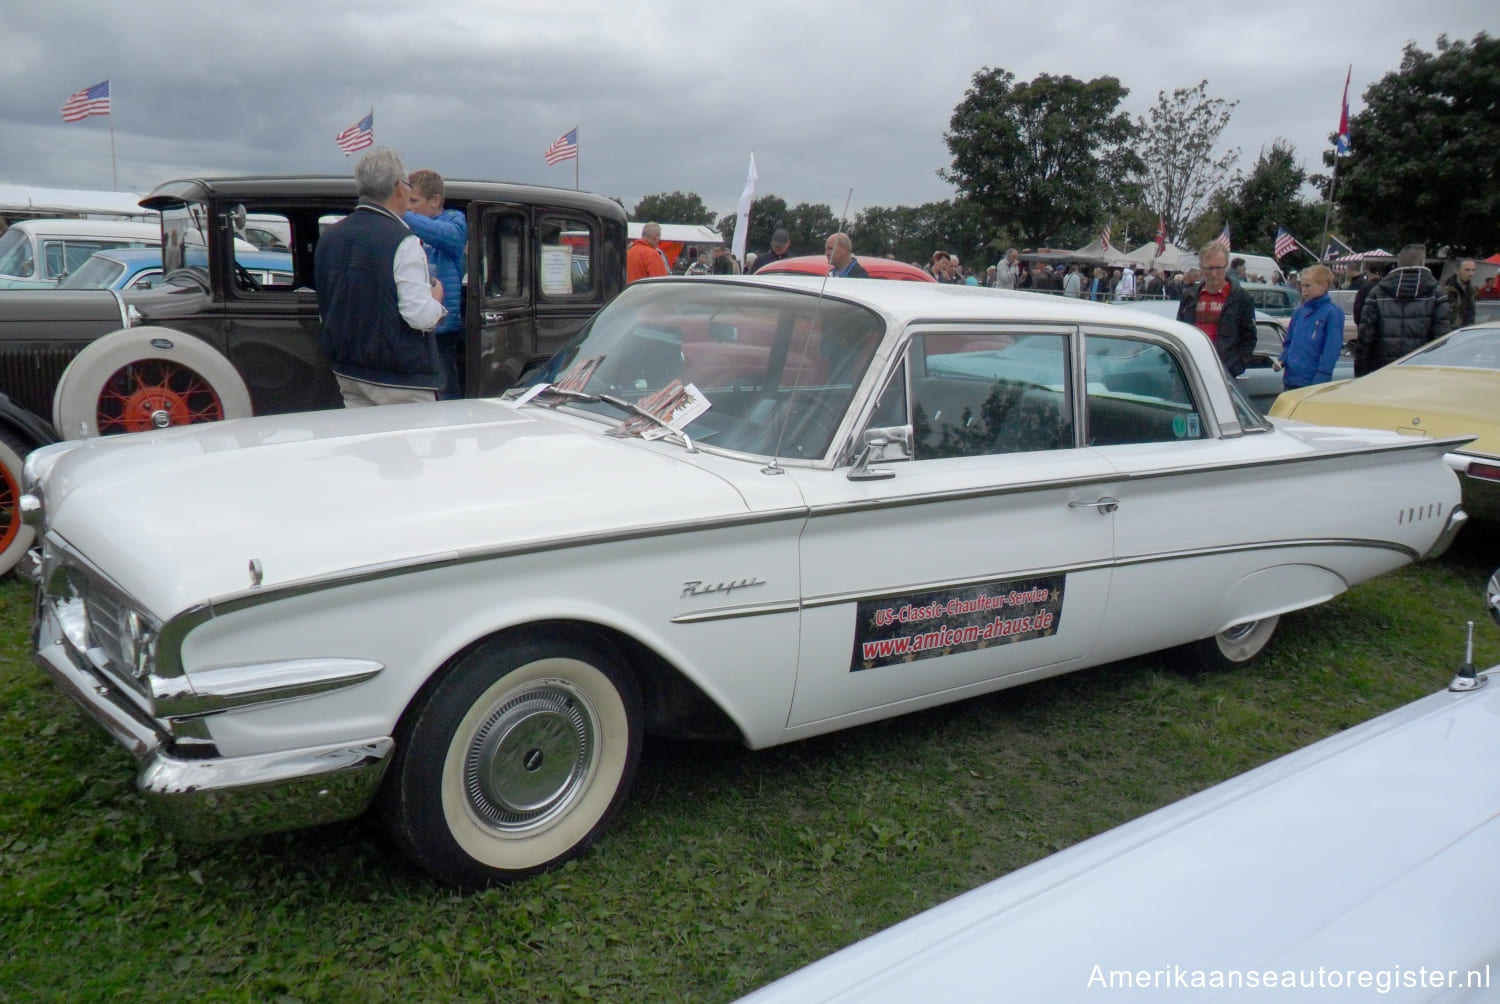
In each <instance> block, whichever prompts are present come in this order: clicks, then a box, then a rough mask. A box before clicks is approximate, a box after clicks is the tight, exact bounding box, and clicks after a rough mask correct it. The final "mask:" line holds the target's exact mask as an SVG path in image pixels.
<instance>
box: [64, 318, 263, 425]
mask: <svg viewBox="0 0 1500 1004" xmlns="http://www.w3.org/2000/svg"><path fill="white" fill-rule="evenodd" d="M252 413H253V412H252V409H251V407H250V390H249V388H247V387H246V386H245V381H244V379H243V378H242V377H241V376H240V374H239V371H237V370H236V369H235V368H234V366H233V365H232V364H231V363H230V362H229V360H227V359H225V358H224V357H223V356H222V355H221V354H220V353H219V352H218V351H217V350H216V349H214V348H213V347H212V346H211V345H209V344H208V343H207V342H205V341H203V340H202V339H201V338H195V337H194V336H192V335H185V334H183V333H182V332H180V331H173V330H171V329H169V328H157V327H145V328H127V329H124V330H121V331H115V332H112V333H110V334H108V335H105V336H104V337H103V338H100V339H98V340H96V341H94V342H92V343H90V344H89V345H88V346H87V347H86V348H85V349H84V350H83V351H82V352H80V353H78V355H77V356H75V357H74V358H73V361H72V362H70V363H69V364H68V368H67V369H65V370H63V375H62V378H61V379H60V380H58V382H57V390H56V391H54V392H53V395H52V424H53V425H54V426H56V427H57V431H58V432H59V433H60V434H61V435H62V436H63V438H64V439H79V438H81V437H84V436H108V435H113V434H115V433H120V432H145V431H147V430H150V429H164V428H167V427H168V426H172V425H194V424H197V423H199V422H215V421H218V420H220V419H225V418H246V417H248V416H250V415H251V414H252Z"/></svg>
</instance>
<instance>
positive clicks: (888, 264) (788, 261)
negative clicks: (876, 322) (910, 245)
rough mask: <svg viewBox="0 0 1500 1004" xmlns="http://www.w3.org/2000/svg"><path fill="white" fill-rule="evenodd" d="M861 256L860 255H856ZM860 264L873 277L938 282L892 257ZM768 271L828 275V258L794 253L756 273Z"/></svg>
mask: <svg viewBox="0 0 1500 1004" xmlns="http://www.w3.org/2000/svg"><path fill="white" fill-rule="evenodd" d="M855 257H856V258H859V256H858V255H855ZM859 263H860V265H862V266H864V270H865V271H866V272H868V273H870V278H872V279H901V280H906V281H909V282H937V280H936V279H934V278H933V277H932V275H931V274H930V273H928V272H926V271H924V270H923V269H920V268H918V267H917V266H915V265H912V264H909V263H908V262H904V261H895V260H893V259H890V258H876V257H868V258H859ZM766 272H794V273H797V274H799V275H826V274H827V273H828V259H827V258H825V257H824V256H823V255H820V254H803V255H794V256H792V257H790V258H779V259H777V260H776V261H773V262H770V263H768V264H767V265H766V266H765V267H764V268H761V269H758V270H757V271H756V273H755V274H756V275H760V274H763V273H766Z"/></svg>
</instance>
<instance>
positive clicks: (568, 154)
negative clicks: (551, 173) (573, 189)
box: [547, 126, 578, 167]
mask: <svg viewBox="0 0 1500 1004" xmlns="http://www.w3.org/2000/svg"><path fill="white" fill-rule="evenodd" d="M577 159H578V127H577V126H574V127H573V128H571V129H569V130H568V131H567V132H565V133H563V134H562V135H561V136H559V137H557V139H555V140H553V141H552V145H551V146H549V147H547V166H548V167H551V166H552V165H553V164H561V163H562V162H563V161H565V160H577Z"/></svg>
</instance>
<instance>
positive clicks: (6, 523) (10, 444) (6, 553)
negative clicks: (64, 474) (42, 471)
mask: <svg viewBox="0 0 1500 1004" xmlns="http://www.w3.org/2000/svg"><path fill="white" fill-rule="evenodd" d="M29 452H30V450H29V448H28V447H27V445H26V443H25V442H24V441H23V440H22V439H21V437H19V436H17V435H16V434H15V433H13V432H11V431H10V430H8V429H0V575H4V574H5V573H6V572H9V571H10V570H11V569H12V568H15V567H16V562H18V561H20V560H21V556H22V555H23V554H25V553H26V549H27V548H29V547H30V546H31V542H32V540H33V539H35V537H36V533H35V531H33V530H32V529H31V527H29V526H27V525H26V524H24V523H22V522H21V465H22V464H24V463H25V462H26V454H27V453H29Z"/></svg>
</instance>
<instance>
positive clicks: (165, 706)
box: [151, 657, 385, 721]
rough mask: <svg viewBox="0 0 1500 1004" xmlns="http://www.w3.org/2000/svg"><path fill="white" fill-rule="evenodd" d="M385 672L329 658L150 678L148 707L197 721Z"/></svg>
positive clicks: (375, 664) (380, 667) (174, 717)
mask: <svg viewBox="0 0 1500 1004" xmlns="http://www.w3.org/2000/svg"><path fill="white" fill-rule="evenodd" d="M384 669H385V666H384V665H382V664H381V663H378V662H375V661H373V660H371V659H340V658H332V657H329V658H322V659H288V660H285V661H283V662H259V663H256V662H251V663H242V664H240V665H235V666H216V667H214V668H212V669H202V670H194V672H193V674H192V676H191V677H186V676H178V677H172V678H170V679H163V678H159V677H156V678H153V679H152V680H151V690H152V694H151V697H152V708H153V709H154V710H155V712H156V713H157V714H158V715H160V716H161V717H163V718H168V719H172V720H174V721H175V720H177V719H183V718H199V717H202V716H204V715H216V714H220V713H222V712H225V711H234V710H237V709H240V708H249V707H254V706H256V705H261V704H276V703H279V702H281V701H294V700H297V699H299V698H303V697H311V696H313V695H314V694H323V693H327V692H328V691H330V690H339V689H341V688H343V687H352V686H354V685H355V684H359V683H364V682H365V681H366V680H369V679H372V678H374V677H376V676H379V675H380V673H381V671H383V670H384Z"/></svg>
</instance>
